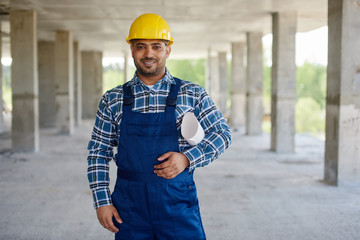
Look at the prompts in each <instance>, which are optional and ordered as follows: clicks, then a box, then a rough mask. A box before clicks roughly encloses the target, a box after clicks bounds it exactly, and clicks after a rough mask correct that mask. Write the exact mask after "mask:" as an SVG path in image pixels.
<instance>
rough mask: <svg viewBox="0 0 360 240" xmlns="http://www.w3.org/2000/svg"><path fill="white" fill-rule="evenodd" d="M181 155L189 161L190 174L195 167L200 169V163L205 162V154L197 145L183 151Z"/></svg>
mask: <svg viewBox="0 0 360 240" xmlns="http://www.w3.org/2000/svg"><path fill="white" fill-rule="evenodd" d="M183 154H184V155H185V156H186V157H187V158H188V159H189V162H190V166H189V172H192V171H193V170H194V169H195V168H197V167H201V166H202V165H201V163H202V162H204V160H205V154H204V152H203V150H202V148H201V147H199V146H198V145H197V146H194V147H192V148H190V149H187V150H185V151H184V152H183Z"/></svg>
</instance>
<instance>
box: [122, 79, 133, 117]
mask: <svg viewBox="0 0 360 240" xmlns="http://www.w3.org/2000/svg"><path fill="white" fill-rule="evenodd" d="M123 91H124V94H123V111H125V110H130V111H131V107H132V104H133V102H134V99H135V97H134V94H133V93H132V91H131V85H130V84H129V83H125V84H124V85H123Z"/></svg>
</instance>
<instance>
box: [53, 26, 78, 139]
mask: <svg viewBox="0 0 360 240" xmlns="http://www.w3.org/2000/svg"><path fill="white" fill-rule="evenodd" d="M73 60H74V59H73V40H72V34H71V32H69V31H57V32H56V41H55V85H56V106H57V107H56V128H57V129H58V130H59V133H63V134H70V135H71V134H72V133H73V131H74V82H73V79H74V72H73V67H74V65H73Z"/></svg>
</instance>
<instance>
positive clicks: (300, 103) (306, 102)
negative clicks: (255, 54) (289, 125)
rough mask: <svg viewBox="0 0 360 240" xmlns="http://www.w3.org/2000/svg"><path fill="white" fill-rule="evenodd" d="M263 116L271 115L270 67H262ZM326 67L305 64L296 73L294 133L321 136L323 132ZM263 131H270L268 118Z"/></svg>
mask: <svg viewBox="0 0 360 240" xmlns="http://www.w3.org/2000/svg"><path fill="white" fill-rule="evenodd" d="M263 71H264V82H263V103H264V114H265V115H267V116H269V114H270V113H271V67H269V66H264V68H263ZM325 105H326V66H321V65H314V64H311V63H305V64H304V65H303V66H299V67H297V71H296V123H295V124H296V132H308V133H312V134H315V135H322V134H323V132H324V131H325ZM263 130H264V131H266V132H269V131H271V123H270V120H269V118H266V121H264V123H263Z"/></svg>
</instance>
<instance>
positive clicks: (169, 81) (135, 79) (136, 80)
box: [130, 68, 176, 85]
mask: <svg viewBox="0 0 360 240" xmlns="http://www.w3.org/2000/svg"><path fill="white" fill-rule="evenodd" d="M159 82H161V83H162V84H163V83H165V84H175V83H176V82H175V80H174V77H173V76H172V75H171V74H170V72H169V70H168V69H167V68H165V76H164V77H163V78H162V79H160V80H159ZM137 84H144V83H143V82H142V81H141V80H140V78H139V77H138V75H137V71H135V73H134V77H133V79H132V80H131V81H130V85H137Z"/></svg>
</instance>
